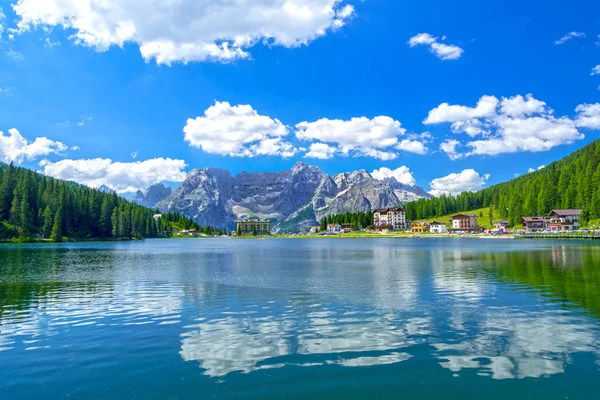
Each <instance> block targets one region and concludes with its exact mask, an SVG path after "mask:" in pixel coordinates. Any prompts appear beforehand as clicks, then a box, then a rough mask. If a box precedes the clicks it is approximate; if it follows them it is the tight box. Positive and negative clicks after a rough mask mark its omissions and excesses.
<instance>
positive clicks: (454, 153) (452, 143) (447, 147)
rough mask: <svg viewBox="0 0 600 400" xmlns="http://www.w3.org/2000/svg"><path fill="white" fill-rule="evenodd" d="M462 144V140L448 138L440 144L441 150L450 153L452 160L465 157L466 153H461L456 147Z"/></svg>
mask: <svg viewBox="0 0 600 400" xmlns="http://www.w3.org/2000/svg"><path fill="white" fill-rule="evenodd" d="M458 146H460V142H459V141H458V140H455V139H448V140H445V141H443V142H442V143H441V144H440V150H441V151H443V152H444V153H446V154H447V155H448V157H449V158H450V159H451V160H458V159H459V158H462V157H464V154H462V153H460V152H459V151H458V150H456V148H457V147H458Z"/></svg>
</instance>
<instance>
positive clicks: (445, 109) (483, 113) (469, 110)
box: [423, 96, 498, 125]
mask: <svg viewBox="0 0 600 400" xmlns="http://www.w3.org/2000/svg"><path fill="white" fill-rule="evenodd" d="M497 107H498V99H497V98H496V97H494V96H483V97H481V99H479V102H478V103H477V106H475V108H473V107H467V106H459V105H450V104H448V103H442V104H440V105H439V106H437V107H436V108H434V109H433V110H431V111H429V115H428V116H427V118H426V119H425V121H423V123H424V124H425V125H431V124H439V123H442V122H459V121H468V120H472V119H476V118H484V117H490V116H492V115H494V114H495V113H496V108H497Z"/></svg>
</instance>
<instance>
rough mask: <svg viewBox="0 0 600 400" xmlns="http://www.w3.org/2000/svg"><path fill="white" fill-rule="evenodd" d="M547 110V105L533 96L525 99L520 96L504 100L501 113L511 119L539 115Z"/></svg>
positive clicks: (501, 104) (529, 95)
mask: <svg viewBox="0 0 600 400" xmlns="http://www.w3.org/2000/svg"><path fill="white" fill-rule="evenodd" d="M545 109H546V103H545V102H543V101H540V100H537V99H535V98H534V97H533V95H531V94H528V95H527V96H525V97H523V96H521V95H520V94H519V95H516V96H514V97H510V98H502V101H501V102H500V112H501V113H502V114H504V115H507V116H509V117H522V116H524V115H532V114H539V113H542V112H544V110H545Z"/></svg>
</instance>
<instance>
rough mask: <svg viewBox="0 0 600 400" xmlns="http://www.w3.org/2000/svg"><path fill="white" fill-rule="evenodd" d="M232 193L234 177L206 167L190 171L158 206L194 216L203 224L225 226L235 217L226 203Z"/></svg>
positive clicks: (160, 208) (169, 210)
mask: <svg viewBox="0 0 600 400" xmlns="http://www.w3.org/2000/svg"><path fill="white" fill-rule="evenodd" d="M232 195H233V177H232V176H231V173H230V172H229V171H226V170H223V169H218V168H204V169H198V170H193V171H192V172H190V173H189V174H188V176H187V178H186V180H185V181H184V182H183V183H182V184H181V186H179V187H178V188H177V189H176V190H175V191H174V192H173V193H172V194H171V195H170V196H169V197H168V198H166V199H165V200H163V201H161V202H159V203H158V204H157V205H156V206H157V207H158V209H159V210H160V211H162V212H178V213H181V214H183V215H185V216H188V217H190V218H193V219H194V220H196V221H197V222H198V223H199V224H201V225H205V226H213V227H216V228H225V227H228V226H231V224H232V222H233V221H234V220H235V216H233V215H232V214H231V212H230V211H229V210H228V206H227V202H228V201H229V199H231V197H232Z"/></svg>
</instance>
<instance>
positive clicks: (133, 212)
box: [0, 164, 200, 242]
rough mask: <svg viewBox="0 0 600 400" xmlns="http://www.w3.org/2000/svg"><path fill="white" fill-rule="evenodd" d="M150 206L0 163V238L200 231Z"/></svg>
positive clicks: (126, 236)
mask: <svg viewBox="0 0 600 400" xmlns="http://www.w3.org/2000/svg"><path fill="white" fill-rule="evenodd" d="M156 213H157V211H155V210H151V209H149V208H146V207H143V206H140V205H137V204H134V203H131V202H129V201H127V200H125V199H123V198H121V197H119V196H117V194H116V193H104V192H101V191H98V190H95V189H91V188H89V187H86V186H83V185H79V184H76V183H73V182H65V181H61V180H58V179H54V178H50V177H47V176H44V175H41V174H39V173H37V172H34V171H31V170H28V169H25V168H17V167H14V166H13V165H12V164H11V165H5V164H0V240H8V239H13V240H15V239H16V240H20V241H30V240H36V239H38V238H40V239H49V240H52V241H55V242H60V241H62V240H63V238H65V237H67V238H69V239H92V238H106V239H110V238H112V239H129V238H138V239H139V238H150V237H159V236H168V235H170V234H171V230H172V229H173V228H176V229H189V228H192V227H193V228H195V229H197V230H200V227H199V226H198V224H196V223H195V222H193V221H192V220H191V219H189V218H184V217H182V216H180V215H177V214H164V215H163V216H162V218H159V219H156V220H155V219H154V215H155V214H156Z"/></svg>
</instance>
